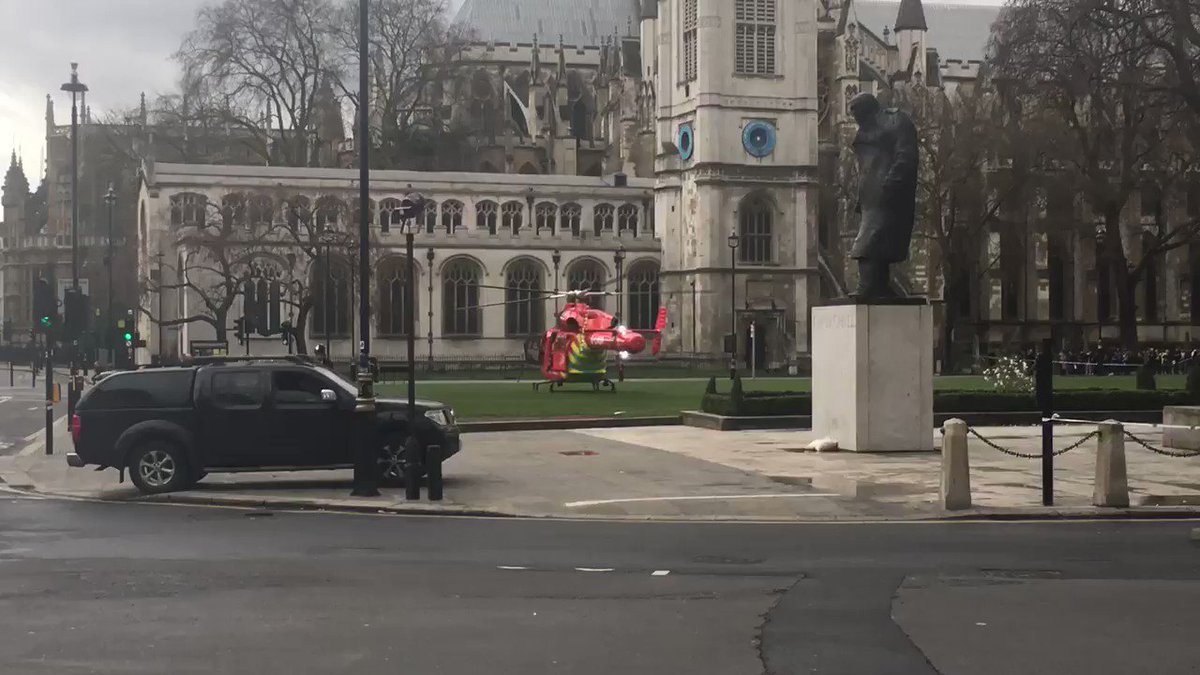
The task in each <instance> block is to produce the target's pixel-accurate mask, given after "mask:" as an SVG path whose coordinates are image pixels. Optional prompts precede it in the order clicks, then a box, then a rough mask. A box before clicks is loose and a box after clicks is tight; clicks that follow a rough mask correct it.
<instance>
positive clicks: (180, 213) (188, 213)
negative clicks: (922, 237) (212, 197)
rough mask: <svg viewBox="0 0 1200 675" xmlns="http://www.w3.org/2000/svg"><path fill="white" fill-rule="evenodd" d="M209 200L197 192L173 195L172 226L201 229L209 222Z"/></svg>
mask: <svg viewBox="0 0 1200 675" xmlns="http://www.w3.org/2000/svg"><path fill="white" fill-rule="evenodd" d="M207 208H208V198H207V197H205V196H204V195H201V194H196V193H195V192H181V193H179V194H177V195H171V225H173V226H175V227H199V226H200V225H203V224H204V223H205V221H206V220H207V216H206V214H205V210H206V209H207Z"/></svg>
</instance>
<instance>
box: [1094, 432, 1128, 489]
mask: <svg viewBox="0 0 1200 675" xmlns="http://www.w3.org/2000/svg"><path fill="white" fill-rule="evenodd" d="M1092 503H1093V504H1095V505H1096V506H1111V507H1117V508H1124V507H1127V506H1129V479H1128V477H1127V475H1126V471H1125V427H1124V426H1123V425H1122V424H1121V423H1120V422H1118V421H1116V420H1108V421H1105V422H1101V423H1100V437H1099V440H1097V441H1096V491H1095V492H1094V493H1093V496H1092Z"/></svg>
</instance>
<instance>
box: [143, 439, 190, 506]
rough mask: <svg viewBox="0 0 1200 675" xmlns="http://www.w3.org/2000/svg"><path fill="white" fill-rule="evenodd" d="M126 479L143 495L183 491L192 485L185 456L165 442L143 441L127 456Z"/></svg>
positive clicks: (172, 445)
mask: <svg viewBox="0 0 1200 675" xmlns="http://www.w3.org/2000/svg"><path fill="white" fill-rule="evenodd" d="M129 478H130V479H131V480H132V481H133V484H134V485H135V486H137V489H138V490H140V491H141V492H143V493H145V494H160V493H163V492H173V491H175V490H182V489H183V488H185V487H187V485H188V484H190V483H191V472H190V471H189V470H188V466H187V455H186V453H184V451H183V450H182V449H181V448H180V447H179V446H178V445H175V444H174V443H172V442H171V441H168V440H164V439H157V438H155V439H149V440H146V441H143V442H142V443H141V444H139V445H138V446H137V447H136V448H134V449H133V452H131V453H129Z"/></svg>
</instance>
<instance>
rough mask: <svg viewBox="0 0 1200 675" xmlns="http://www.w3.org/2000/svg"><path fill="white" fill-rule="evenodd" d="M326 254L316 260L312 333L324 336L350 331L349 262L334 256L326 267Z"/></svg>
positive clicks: (348, 332)
mask: <svg viewBox="0 0 1200 675" xmlns="http://www.w3.org/2000/svg"><path fill="white" fill-rule="evenodd" d="M326 260H327V258H326V256H324V255H321V256H317V259H316V261H314V264H313V279H312V284H311V286H310V288H311V289H312V300H313V309H312V334H313V335H319V336H321V337H324V336H325V335H326V334H327V333H328V334H329V336H330V337H349V335H350V298H351V295H350V288H351V282H352V279H351V275H350V263H348V262H347V261H346V260H345V259H344V258H342V257H341V256H333V257H332V258H331V259H329V266H328V267H326V266H325V265H326Z"/></svg>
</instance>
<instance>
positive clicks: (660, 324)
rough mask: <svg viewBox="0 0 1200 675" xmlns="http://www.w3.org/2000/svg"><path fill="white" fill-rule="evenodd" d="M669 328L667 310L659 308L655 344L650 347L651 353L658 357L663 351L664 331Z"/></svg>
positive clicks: (655, 325) (655, 327)
mask: <svg viewBox="0 0 1200 675" xmlns="http://www.w3.org/2000/svg"><path fill="white" fill-rule="evenodd" d="M666 327H667V308H666V307H659V308H658V320H657V321H655V322H654V342H653V343H652V344H651V345H650V353H651V354H653V355H655V356H658V352H659V351H661V350H662V336H663V330H665V329H666Z"/></svg>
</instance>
